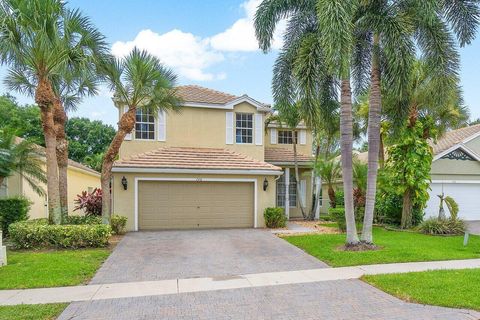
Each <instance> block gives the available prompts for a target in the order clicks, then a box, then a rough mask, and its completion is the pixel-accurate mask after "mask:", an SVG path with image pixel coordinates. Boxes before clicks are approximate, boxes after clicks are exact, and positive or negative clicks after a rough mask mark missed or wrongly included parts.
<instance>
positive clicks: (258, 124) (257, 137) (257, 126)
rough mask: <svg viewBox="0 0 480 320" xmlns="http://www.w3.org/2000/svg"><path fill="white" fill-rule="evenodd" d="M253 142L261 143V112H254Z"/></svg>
mask: <svg viewBox="0 0 480 320" xmlns="http://www.w3.org/2000/svg"><path fill="white" fill-rule="evenodd" d="M255 144H256V145H257V146H261V145H262V144H263V116H262V114H261V113H256V114H255Z"/></svg>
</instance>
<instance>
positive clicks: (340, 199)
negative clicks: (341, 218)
mask: <svg viewBox="0 0 480 320" xmlns="http://www.w3.org/2000/svg"><path fill="white" fill-rule="evenodd" d="M344 205H345V195H344V193H343V189H337V190H335V206H336V207H343V206H344Z"/></svg>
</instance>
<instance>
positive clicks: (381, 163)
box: [378, 132, 385, 168]
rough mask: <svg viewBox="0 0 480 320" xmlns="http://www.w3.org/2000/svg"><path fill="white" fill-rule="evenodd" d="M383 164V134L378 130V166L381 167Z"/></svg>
mask: <svg viewBox="0 0 480 320" xmlns="http://www.w3.org/2000/svg"><path fill="white" fill-rule="evenodd" d="M384 164H385V145H384V143H383V134H382V133H381V132H380V148H379V149H378V166H379V168H383V165H384Z"/></svg>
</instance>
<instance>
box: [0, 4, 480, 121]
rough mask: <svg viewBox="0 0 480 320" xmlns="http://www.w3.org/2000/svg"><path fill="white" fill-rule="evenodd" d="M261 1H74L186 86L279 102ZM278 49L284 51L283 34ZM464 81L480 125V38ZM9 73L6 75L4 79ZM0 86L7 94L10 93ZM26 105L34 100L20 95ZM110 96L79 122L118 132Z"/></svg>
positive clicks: (119, 51)
mask: <svg viewBox="0 0 480 320" xmlns="http://www.w3.org/2000/svg"><path fill="white" fill-rule="evenodd" d="M259 1H260V0H245V1H242V0H203V1H199V0H181V1H178V0H177V1H172V0H169V1H167V0H162V1H156V0H136V1H127V0H102V1H98V0H70V1H69V6H70V7H75V8H80V9H81V10H82V11H83V13H84V14H86V15H87V16H89V17H90V18H91V19H92V21H93V22H94V23H95V25H96V26H97V27H98V28H99V29H100V30H101V31H102V32H103V33H104V34H105V36H106V37H107V40H108V42H109V43H110V44H111V46H112V52H113V53H114V54H116V55H118V56H121V55H124V54H126V53H128V51H129V50H130V49H131V48H132V47H133V46H134V45H137V46H139V47H141V48H143V49H147V50H148V51H150V52H151V53H153V54H155V55H157V56H158V57H159V58H161V59H162V61H164V63H166V64H167V65H169V66H170V67H171V68H172V69H173V70H175V71H176V73H177V74H179V83H180V84H198V85H202V86H206V87H210V88H213V89H217V90H222V91H226V92H229V93H233V94H237V95H241V94H244V93H246V94H248V95H249V96H251V97H253V98H255V99H257V100H260V101H263V102H266V103H271V102H272V97H271V90H270V82H271V75H272V65H273V62H274V60H275V56H276V54H277V51H276V50H275V49H274V50H272V52H271V53H269V54H263V53H262V52H261V51H259V50H258V49H257V44H256V41H255V38H254V34H253V28H252V17H253V14H254V12H255V8H256V5H257V4H258V3H259ZM282 27H283V26H280V28H279V29H280V30H277V31H278V36H277V41H275V42H274V47H275V48H278V47H279V45H280V44H281V41H280V39H281V37H280V33H281V29H282ZM460 52H461V62H462V69H461V80H462V85H463V89H464V98H465V102H466V104H467V105H468V106H469V107H470V111H471V115H472V118H478V117H480V88H478V83H479V82H478V81H477V79H478V77H479V75H480V61H479V60H480V54H479V52H480V39H476V40H475V41H474V42H473V43H472V44H471V45H470V46H468V47H466V48H462V49H461V50H460ZM4 74H5V68H4V67H2V68H1V69H0V77H2V78H3V76H4ZM6 91H7V90H6V88H5V87H4V86H3V84H0V92H6ZM14 95H15V96H16V97H18V100H19V101H20V102H22V103H31V102H32V100H31V99H28V98H26V97H22V96H21V95H18V94H14ZM110 96H111V94H110V93H109V92H108V90H106V89H103V90H101V92H100V95H99V96H97V97H93V98H88V99H85V100H84V102H83V103H82V104H81V105H80V106H79V109H78V111H76V112H75V113H72V114H71V116H85V117H88V118H91V119H101V120H103V121H105V122H107V123H109V124H112V125H114V124H115V123H116V122H117V113H116V111H115V108H114V106H113V103H112V101H111V99H110Z"/></svg>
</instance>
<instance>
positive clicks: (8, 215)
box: [0, 197, 31, 236]
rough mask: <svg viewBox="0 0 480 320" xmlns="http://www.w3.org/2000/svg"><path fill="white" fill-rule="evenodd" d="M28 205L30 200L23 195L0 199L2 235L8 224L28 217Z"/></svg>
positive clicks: (5, 232) (5, 233) (5, 231)
mask: <svg viewBox="0 0 480 320" xmlns="http://www.w3.org/2000/svg"><path fill="white" fill-rule="evenodd" d="M30 206H31V202H30V200H28V199H27V198H24V197H10V198H5V199H0V227H1V230H2V231H3V235H4V236H5V235H7V233H8V226H9V225H10V224H12V223H15V222H18V221H23V220H27V219H28V212H29V211H30Z"/></svg>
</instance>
